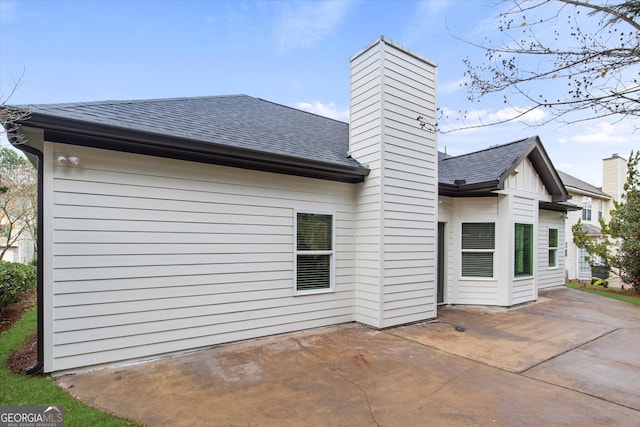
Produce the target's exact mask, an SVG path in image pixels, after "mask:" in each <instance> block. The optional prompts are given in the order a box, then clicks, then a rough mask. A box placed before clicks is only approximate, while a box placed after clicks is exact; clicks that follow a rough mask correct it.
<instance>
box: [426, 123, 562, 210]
mask: <svg viewBox="0 0 640 427" xmlns="http://www.w3.org/2000/svg"><path fill="white" fill-rule="evenodd" d="M525 158H528V159H529V160H530V161H531V163H532V164H533V166H534V168H535V169H536V172H537V173H538V176H540V179H541V180H542V182H543V184H544V185H545V187H546V188H547V191H549V194H551V196H552V200H553V202H554V203H555V202H564V201H566V200H567V199H568V196H569V195H568V193H567V190H566V189H565V187H564V185H563V183H562V180H561V179H560V177H559V175H558V172H557V171H556V170H555V168H554V167H553V164H552V163H551V160H550V159H549V156H548V155H547V153H546V151H545V149H544V147H543V146H542V143H541V142H540V138H538V137H537V136H533V137H530V138H526V139H522V140H519V141H515V142H511V143H509V144H503V145H495V146H493V147H490V148H487V149H485V150H481V151H476V152H474V153H469V154H464V155H461V156H456V157H443V158H440V160H439V162H438V181H439V188H440V194H442V195H449V196H486V195H489V194H491V192H493V191H496V190H502V189H504V183H505V181H506V179H507V178H508V177H509V175H511V174H512V173H513V172H514V171H515V169H516V167H517V166H518V165H519V164H520V163H521V162H522V161H523V160H524V159H525Z"/></svg>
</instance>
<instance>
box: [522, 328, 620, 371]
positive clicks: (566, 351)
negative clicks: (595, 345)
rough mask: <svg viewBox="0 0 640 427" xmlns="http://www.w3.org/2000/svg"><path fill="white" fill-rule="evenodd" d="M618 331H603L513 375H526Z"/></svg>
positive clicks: (616, 329)
mask: <svg viewBox="0 0 640 427" xmlns="http://www.w3.org/2000/svg"><path fill="white" fill-rule="evenodd" d="M619 330H620V328H613V329H610V330H608V331H605V332H603V333H602V334H600V335H598V336H596V337H595V338H592V339H590V340H588V341H585V342H581V343H579V344H576V345H574V346H573V347H570V348H568V349H567V350H565V351H563V352H561V353H557V354H554V355H553V356H552V357H549V358H548V359H544V360H541V361H540V362H538V363H536V364H534V365H531V366H529V367H527V368H525V369H522V370H521V371H517V372H515V373H516V374H521V375H522V374H526V372H527V371H530V370H531V369H533V368H535V367H537V366H540V365H542V364H543V363H547V362H548V361H550V360H553V359H557V358H558V357H560V356H562V355H565V354H567V353H569V352H570V351H573V350H576V349H578V348H580V347H582V346H584V345H587V344H591V343H592V342H594V341H597V340H599V339H600V338H602V337H606V336H607V335H609V334H612V333H614V332H616V331H619Z"/></svg>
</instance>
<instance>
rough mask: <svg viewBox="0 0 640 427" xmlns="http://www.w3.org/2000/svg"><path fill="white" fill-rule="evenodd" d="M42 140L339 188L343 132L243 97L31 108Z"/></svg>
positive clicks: (356, 167) (335, 124)
mask: <svg viewBox="0 0 640 427" xmlns="http://www.w3.org/2000/svg"><path fill="white" fill-rule="evenodd" d="M27 108H28V109H29V110H30V111H31V115H30V117H29V118H28V119H25V120H23V121H22V122H21V124H23V125H25V126H32V127H36V128H40V129H44V132H45V139H46V140H49V141H54V142H62V143H69V144H76V145H84V146H91V147H96V148H104V149H110V150H118V151H127V152H133V153H139V154H148V155H155V156H161V157H170V158H179V159H183V160H192V161H199V162H204V163H215V164H222V165H227V166H234V167H243V168H248V169H258V170H265V171H269V172H278V173H286V174H292V175H301V176H308V177H313V178H322V179H329V180H335V181H344V182H361V181H363V180H364V177H365V176H366V175H367V174H368V170H367V169H366V168H365V167H363V166H362V165H360V164H359V163H358V162H356V161H355V160H354V159H352V158H350V157H348V156H347V152H348V149H349V147H348V144H349V125H348V124H347V123H344V122H340V121H337V120H333V119H329V118H325V117H322V116H318V115H315V114H311V113H307V112H304V111H301V110H296V109H294V108H289V107H286V106H283V105H279V104H275V103H272V102H269V101H265V100H262V99H259V98H254V97H250V96H247V95H230V96H210V97H198V98H174V99H156V100H134V101H105V102H86V103H68V104H49V105H30V106H28V107H27Z"/></svg>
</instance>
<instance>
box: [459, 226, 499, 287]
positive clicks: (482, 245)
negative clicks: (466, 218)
mask: <svg viewBox="0 0 640 427" xmlns="http://www.w3.org/2000/svg"><path fill="white" fill-rule="evenodd" d="M495 234H496V225H495V223H493V222H466V223H462V277H493V256H494V252H495Z"/></svg>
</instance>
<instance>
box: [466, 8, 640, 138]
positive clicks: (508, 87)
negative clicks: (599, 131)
mask: <svg viewBox="0 0 640 427" xmlns="http://www.w3.org/2000/svg"><path fill="white" fill-rule="evenodd" d="M507 3H511V4H512V6H511V7H509V8H508V9H507V10H506V11H505V12H503V13H501V14H500V15H499V23H498V30H499V32H500V34H503V35H504V36H505V40H504V42H503V43H501V44H498V45H496V43H495V42H493V41H492V40H490V39H488V38H486V39H485V40H484V41H483V42H480V43H474V42H469V43H471V44H472V45H475V46H477V47H479V48H481V49H483V50H484V51H485V61H483V63H481V64H479V65H476V64H474V62H473V61H472V60H470V59H469V58H466V59H465V61H464V62H465V64H466V66H467V71H466V73H465V75H466V77H467V79H468V81H467V83H466V85H467V86H468V88H469V95H468V98H469V100H470V101H472V102H480V100H481V99H483V98H484V97H486V96H488V95H490V94H501V95H502V101H503V102H504V104H506V105H507V106H510V107H513V110H514V111H515V112H516V113H517V114H514V115H512V116H510V117H505V118H498V119H496V120H495V121H493V122H489V123H482V124H480V125H472V126H469V125H462V126H461V127H459V128H463V129H464V128H468V127H478V126H487V125H493V124H499V123H505V122H510V121H514V120H517V119H519V118H521V117H523V116H524V115H526V114H528V113H530V112H532V111H533V110H536V109H541V108H542V109H544V110H546V111H547V112H549V113H550V114H549V115H547V116H545V117H546V118H545V119H542V120H541V121H540V122H539V123H538V124H545V123H548V122H550V121H554V120H555V121H556V122H560V123H571V122H576V121H583V120H594V119H601V118H607V117H608V118H615V119H616V120H621V119H623V118H627V117H633V118H638V117H640V80H639V77H638V76H639V75H640V20H639V18H640V1H638V0H626V1H621V0H619V1H588V0H583V1H581V0H511V1H509V2H507ZM579 112H588V113H589V114H588V115H587V116H585V115H580V116H576V115H574V114H573V113H579ZM585 117H586V118H585Z"/></svg>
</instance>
